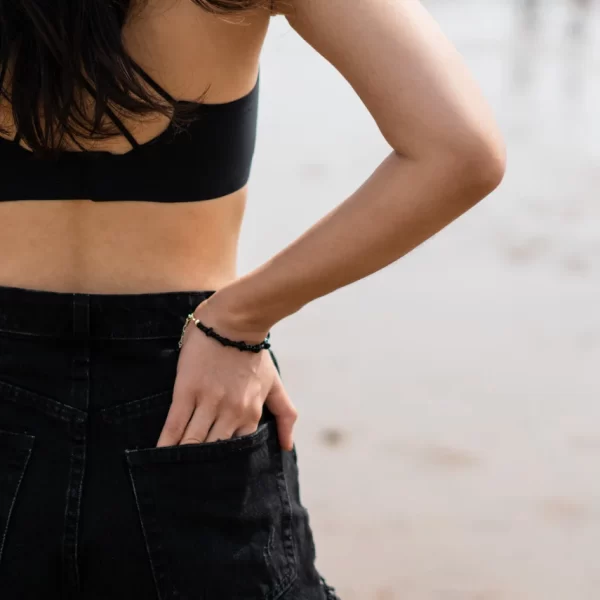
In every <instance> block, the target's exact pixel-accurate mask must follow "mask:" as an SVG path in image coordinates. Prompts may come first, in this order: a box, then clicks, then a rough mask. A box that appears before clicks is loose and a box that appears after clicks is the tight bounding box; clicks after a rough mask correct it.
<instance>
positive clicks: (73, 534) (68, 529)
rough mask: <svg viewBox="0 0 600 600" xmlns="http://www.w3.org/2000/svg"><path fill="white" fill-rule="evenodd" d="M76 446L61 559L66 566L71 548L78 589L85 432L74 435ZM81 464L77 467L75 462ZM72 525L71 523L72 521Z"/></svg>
mask: <svg viewBox="0 0 600 600" xmlns="http://www.w3.org/2000/svg"><path fill="white" fill-rule="evenodd" d="M77 424H79V425H82V424H83V421H81V420H79V421H78V423H77ZM75 443H76V446H75V447H74V448H73V450H72V452H71V462H70V466H69V476H68V479H67V494H66V500H65V514H64V531H63V560H64V564H65V566H66V567H68V566H69V565H70V563H71V555H69V554H68V550H69V549H71V548H72V550H73V553H72V561H73V571H74V573H75V586H76V589H79V581H80V578H79V565H78V561H77V553H78V533H79V517H80V511H81V496H82V491H83V478H84V471H85V457H86V449H85V434H84V435H83V436H76V439H75ZM78 462H79V463H80V465H81V466H79V467H77V463H78ZM76 469H77V471H76ZM74 477H78V479H79V484H78V487H77V489H76V490H77V493H76V494H73V489H74V488H73V479H74ZM76 485H77V483H76ZM73 519H74V524H73V525H72V524H71V523H72V522H73Z"/></svg>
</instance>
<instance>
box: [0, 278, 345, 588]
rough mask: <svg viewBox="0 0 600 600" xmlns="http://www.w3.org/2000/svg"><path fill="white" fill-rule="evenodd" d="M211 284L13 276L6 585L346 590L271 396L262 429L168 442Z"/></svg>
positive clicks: (5, 299) (0, 523) (1, 378)
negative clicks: (150, 285)
mask: <svg viewBox="0 0 600 600" xmlns="http://www.w3.org/2000/svg"><path fill="white" fill-rule="evenodd" d="M210 294H211V292H166V293H159V294H119V295H109V294H67V293H55V292H45V291H36V290H24V289H20V288H10V287H0V597H1V598H2V600H42V599H43V600H55V599H57V600H58V599H60V600H175V599H176V600H278V599H281V600H333V599H335V598H336V596H335V593H334V591H333V589H332V588H330V587H329V586H327V585H326V583H325V582H324V580H323V579H322V578H321V577H320V575H319V573H318V572H317V570H316V568H315V565H314V560H315V548H314V543H313V537H312V533H311V529H310V524H309V518H308V514H307V512H306V509H305V508H304V507H303V505H302V504H301V501H300V491H299V486H298V465H297V456H296V451H295V450H294V451H293V452H284V451H282V450H281V449H280V447H279V445H278V441H277V433H276V428H275V422H274V420H273V417H272V415H270V414H269V413H268V411H266V410H265V414H264V415H263V419H262V421H261V425H260V426H259V428H258V430H257V431H256V432H255V433H253V434H251V435H248V436H244V437H240V438H234V439H231V440H227V441H221V442H216V443H211V444H191V445H183V446H169V447H163V448H156V447H155V445H156V442H157V440H158V436H159V434H160V431H161V429H162V426H163V424H164V421H165V418H166V415H167V412H168V410H169V406H170V404H171V401H172V389H173V383H174V381H175V374H176V367H177V358H178V354H179V350H178V348H177V342H178V340H179V335H180V332H181V327H182V325H183V322H184V319H185V316H186V315H187V314H188V313H189V312H190V311H191V310H193V309H194V308H195V307H196V306H197V305H198V304H199V303H200V302H201V301H202V300H203V299H204V298H206V297H207V296H208V295H210ZM271 357H272V358H273V360H274V362H275V364H276V366H277V367H278V368H279V366H278V365H277V360H276V358H275V355H274V354H273V353H271ZM198 368H202V365H198Z"/></svg>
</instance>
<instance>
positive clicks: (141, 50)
mask: <svg viewBox="0 0 600 600" xmlns="http://www.w3.org/2000/svg"><path fill="white" fill-rule="evenodd" d="M268 22H269V14H268V12H267V11H266V10H255V11H253V12H248V13H247V14H245V15H244V16H243V17H237V16H230V15H228V16H224V17H223V16H215V15H212V14H210V13H208V12H206V11H204V10H203V9H201V8H200V7H198V6H197V5H196V4H194V3H193V2H192V1H191V0H168V1H164V0H151V1H150V2H148V3H145V4H144V6H143V9H140V10H136V9H135V8H134V9H133V11H132V17H131V18H130V20H129V22H128V23H127V24H126V26H125V28H124V32H123V36H124V42H125V46H126V48H127V50H128V52H129V53H130V55H131V56H132V57H133V58H134V59H135V60H136V61H137V62H138V63H139V64H140V65H141V66H142V67H143V68H144V69H145V70H146V71H147V72H148V73H149V74H150V75H151V76H152V77H153V78H154V79H155V80H156V81H157V82H158V83H159V84H160V85H161V86H162V87H164V88H165V89H166V90H167V91H168V92H169V93H170V94H171V95H172V96H173V97H175V98H177V99H179V100H196V99H198V98H199V97H201V96H202V97H203V101H204V102H207V103H225V102H229V101H231V100H234V99H236V98H239V97H242V96H244V95H245V94H247V93H248V92H249V91H250V90H251V89H252V87H253V86H254V84H255V82H256V77H257V73H258V64H259V57H260V52H261V48H262V44H263V41H264V38H265V35H266V31H267V28H268ZM203 94H205V95H204V96H203ZM0 115H1V116H2V117H3V118H2V121H3V123H5V124H7V125H8V128H9V130H11V129H12V131H14V127H12V128H11V116H10V115H11V113H10V107H9V106H6V105H5V106H4V107H3V108H2V109H1V112H0ZM124 122H125V125H126V126H127V127H128V129H129V130H130V131H131V132H132V134H133V135H134V137H135V138H136V140H137V141H138V142H139V143H145V142H147V141H149V140H151V139H152V138H154V137H156V136H157V135H159V134H160V133H161V132H162V131H163V130H164V129H165V128H166V127H167V126H168V118H167V117H165V116H157V117H153V118H151V119H148V118H144V119H143V120H141V121H140V120H138V121H135V120H133V119H131V120H124ZM84 146H86V147H89V148H93V149H97V150H105V151H110V152H113V153H117V154H122V153H126V152H128V151H130V150H131V146H130V144H129V142H127V140H125V139H124V138H123V137H121V136H119V137H116V138H110V139H108V140H103V141H99V142H94V143H93V145H91V143H89V142H88V143H84ZM107 176H109V175H107ZM0 177H1V172H0ZM172 184H173V188H174V189H176V188H177V185H178V182H177V181H173V182H172ZM0 185H1V180H0ZM123 200H127V198H123ZM245 201H246V188H243V189H241V190H239V191H237V192H235V193H233V194H230V195H228V196H225V197H222V198H220V199H218V200H216V201H213V200H210V201H203V202H186V203H150V202H139V201H137V202H102V203H97V202H96V203H95V202H91V201H90V200H86V199H83V198H82V199H81V200H71V199H70V200H52V201H48V200H44V199H40V200H39V201H38V200H28V201H18V202H2V203H0V256H2V257H3V258H2V260H0V285H8V286H19V287H26V288H34V289H47V290H55V291H71V292H74V291H80V292H88V293H127V292H131V293H135V292H150V291H167V290H184V289H187V290H192V289H216V288H218V287H221V286H222V285H224V284H226V283H227V282H229V281H231V280H232V279H234V278H235V277H236V255H237V243H238V237H239V231H240V226H241V221H242V217H243V213H244V207H245Z"/></svg>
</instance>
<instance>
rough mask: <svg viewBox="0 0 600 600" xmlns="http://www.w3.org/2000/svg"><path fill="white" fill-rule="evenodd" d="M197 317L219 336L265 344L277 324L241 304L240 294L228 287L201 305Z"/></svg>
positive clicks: (197, 310) (196, 311) (196, 313)
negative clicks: (263, 342)
mask: <svg viewBox="0 0 600 600" xmlns="http://www.w3.org/2000/svg"><path fill="white" fill-rule="evenodd" d="M194 315H195V316H196V318H198V319H200V320H201V321H202V322H203V323H204V324H205V325H207V326H208V327H212V328H213V329H214V330H215V331H216V332H217V333H219V334H221V335H223V336H226V337H228V338H231V339H238V340H243V341H246V342H248V343H259V342H261V341H263V340H264V339H265V337H266V336H267V334H268V333H269V331H270V330H271V327H272V326H273V325H274V324H275V322H274V321H271V320H269V319H267V318H265V315H264V314H259V313H258V311H257V312H255V311H253V310H251V308H250V307H249V306H248V305H246V304H245V303H242V302H239V295H238V294H236V293H234V292H233V291H232V290H230V289H229V288H227V287H226V288H222V289H221V290H219V291H217V292H215V293H214V294H213V295H212V296H210V297H209V298H207V299H206V300H205V301H204V302H202V303H201V304H200V305H199V306H198V307H197V308H196V310H194Z"/></svg>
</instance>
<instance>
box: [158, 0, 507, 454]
mask: <svg viewBox="0 0 600 600" xmlns="http://www.w3.org/2000/svg"><path fill="white" fill-rule="evenodd" d="M291 2H292V3H293V16H291V17H289V20H290V23H291V24H292V26H293V27H294V28H295V29H296V31H298V32H299V33H300V35H301V36H303V37H304V38H305V39H306V40H307V41H308V42H309V43H310V44H311V45H312V46H313V47H314V48H315V49H316V50H317V51H318V52H320V53H321V54H322V55H323V56H324V57H325V58H327V59H328V60H329V61H331V63H332V64H333V65H334V66H336V67H337V68H338V69H339V70H340V72H341V73H342V74H343V75H344V76H345V77H346V78H347V79H348V81H349V82H350V84H351V85H352V86H353V87H354V89H355V90H356V91H357V92H358V94H359V95H360V97H361V98H362V99H363V101H364V103H365V104H366V106H367V108H368V109H369V111H370V112H371V114H372V115H373V116H374V118H375V119H376V121H377V124H378V125H379V127H380V129H381V131H382V133H383V135H384V136H385V138H386V139H387V141H388V142H389V143H390V145H391V147H392V148H393V152H392V153H391V154H390V156H388V157H387V159H386V160H385V161H384V162H383V163H382V164H381V166H379V168H377V170H376V171H375V172H374V173H373V175H372V176H371V177H370V178H369V179H368V180H367V181H366V182H365V183H364V184H363V185H362V186H361V187H360V188H359V189H358V190H357V191H356V192H355V193H354V194H352V196H350V198H348V199H347V200H346V201H345V202H343V203H342V204H341V205H339V206H338V207H337V208H336V209H335V210H333V211H332V212H330V213H329V214H328V215H327V216H325V217H324V218H323V219H321V221H319V222H318V223H317V224H316V225H314V226H313V227H312V228H311V229H310V230H309V231H307V232H306V233H305V234H304V235H303V236H301V237H300V238H299V239H298V240H296V241H295V242H294V243H293V244H291V245H290V246H288V247H287V248H286V249H285V250H283V251H282V252H280V253H279V254H277V255H276V256H275V257H273V258H272V259H271V260H269V261H268V262H267V263H266V264H264V265H262V266H261V267H260V268H258V269H256V270H255V271H253V272H251V273H250V274H248V275H246V276H244V277H242V278H240V279H238V280H237V281H235V282H233V283H231V284H230V285H228V286H225V287H223V288H222V289H220V290H218V291H217V292H216V293H215V294H213V295H212V296H211V297H210V298H209V299H208V300H207V301H205V302H203V303H202V304H201V305H200V306H199V307H198V308H197V309H196V311H195V314H196V316H197V317H198V318H199V319H200V320H201V321H202V322H204V323H205V324H206V325H209V326H212V327H214V329H215V331H217V332H218V333H220V334H221V335H224V336H226V337H229V338H232V339H235V340H240V339H241V340H245V341H247V342H257V341H260V340H262V339H263V338H264V336H265V334H266V332H267V330H269V329H270V328H271V327H272V326H273V325H274V324H275V323H276V322H278V321H280V320H281V319H283V318H284V317H286V316H288V315H290V314H292V313H294V312H295V311H297V310H299V309H300V308H301V307H302V306H304V305H305V304H307V303H308V302H310V301H311V300H314V299H315V298H318V297H320V296H323V295H325V294H328V293H330V292H332V291H334V290H336V289H337V288H340V287H342V286H345V285H347V284H349V283H351V282H353V281H356V280H358V279H361V278H363V277H366V276H367V275H369V274H371V273H374V272H375V271H378V270H379V269H382V268H383V267H385V266H386V265H389V264H390V263H392V262H394V261H395V260H397V259H398V258H400V257H401V256H402V255H404V254H406V253H407V252H409V251H410V250H411V249H412V248H414V247H415V246H417V245H418V244H420V243H421V242H423V241H424V240H426V239H427V238H429V237H430V236H432V235H433V234H434V233H436V232H437V231H439V230H440V229H442V228H443V227H444V226H446V225H447V224H448V223H450V222H451V221H452V220H453V219H455V218H456V217H458V216H459V215H460V214H462V213H463V212H465V211H466V210H468V209H469V208H470V207H472V206H473V205H474V204H475V203H476V202H478V201H479V200H481V199H482V198H483V197H484V196H486V195H487V194H488V193H489V192H491V191H492V190H493V189H494V188H495V187H496V186H497V185H498V184H499V182H500V180H501V179H502V176H503V173H504V149H503V145H502V141H501V139H500V134H499V133H498V130H497V129H496V125H495V123H494V119H493V117H492V115H491V114H490V110H489V108H488V106H487V104H486V103H485V101H484V100H483V99H482V97H481V94H480V92H479V89H478V88H477V86H476V85H475V83H474V82H473V80H472V79H471V77H470V76H469V73H468V72H467V70H466V68H465V66H464V64H463V62H462V60H461V58H460V56H459V55H458V53H457V52H456V50H455V49H454V48H453V47H452V45H451V44H450V43H449V42H448V40H446V38H445V37H444V36H443V35H442V33H441V32H440V30H439V29H438V27H437V26H436V24H435V23H434V21H433V20H432V19H431V17H430V16H429V15H428V14H427V12H426V11H425V9H424V8H422V7H421V5H420V4H419V2H417V0H351V1H350V2H343V1H341V0H291ZM188 332H189V333H186V341H185V343H184V346H183V348H182V352H181V355H180V357H179V362H178V373H177V377H176V380H175V389H174V394H173V402H172V406H171V409H170V411H169V415H168V417H167V420H166V422H165V426H164V427H163V431H162V433H161V437H160V439H159V441H158V445H159V446H161V445H168V444H176V443H189V442H203V441H206V442H212V441H215V440H218V439H228V438H230V437H231V436H232V435H244V434H248V433H251V432H253V431H255V430H256V427H257V424H258V422H259V419H260V417H261V414H262V409H263V405H264V404H265V403H266V405H267V407H268V408H269V410H270V411H271V412H272V413H273V414H274V415H275V416H276V418H277V424H278V430H279V438H280V441H281V445H282V447H283V448H286V449H290V448H291V447H292V443H293V439H292V432H293V426H294V422H295V420H296V410H295V408H294V406H293V404H292V402H291V400H290V398H289V396H288V395H287V393H286V391H285V389H284V388H283V385H282V382H281V379H280V378H279V377H278V375H277V373H276V372H275V368H274V366H273V363H272V362H271V361H270V359H269V356H268V355H266V356H265V354H266V353H264V352H262V353H259V354H258V355H251V354H250V353H247V352H242V353H240V352H237V351H235V350H231V349H230V348H223V347H221V346H220V345H219V344H218V343H215V342H214V340H210V339H209V338H207V337H206V336H204V335H203V334H202V333H201V332H199V331H198V330H197V328H195V327H193V328H190V329H189V330H188ZM198 365H201V367H202V368H198Z"/></svg>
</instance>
